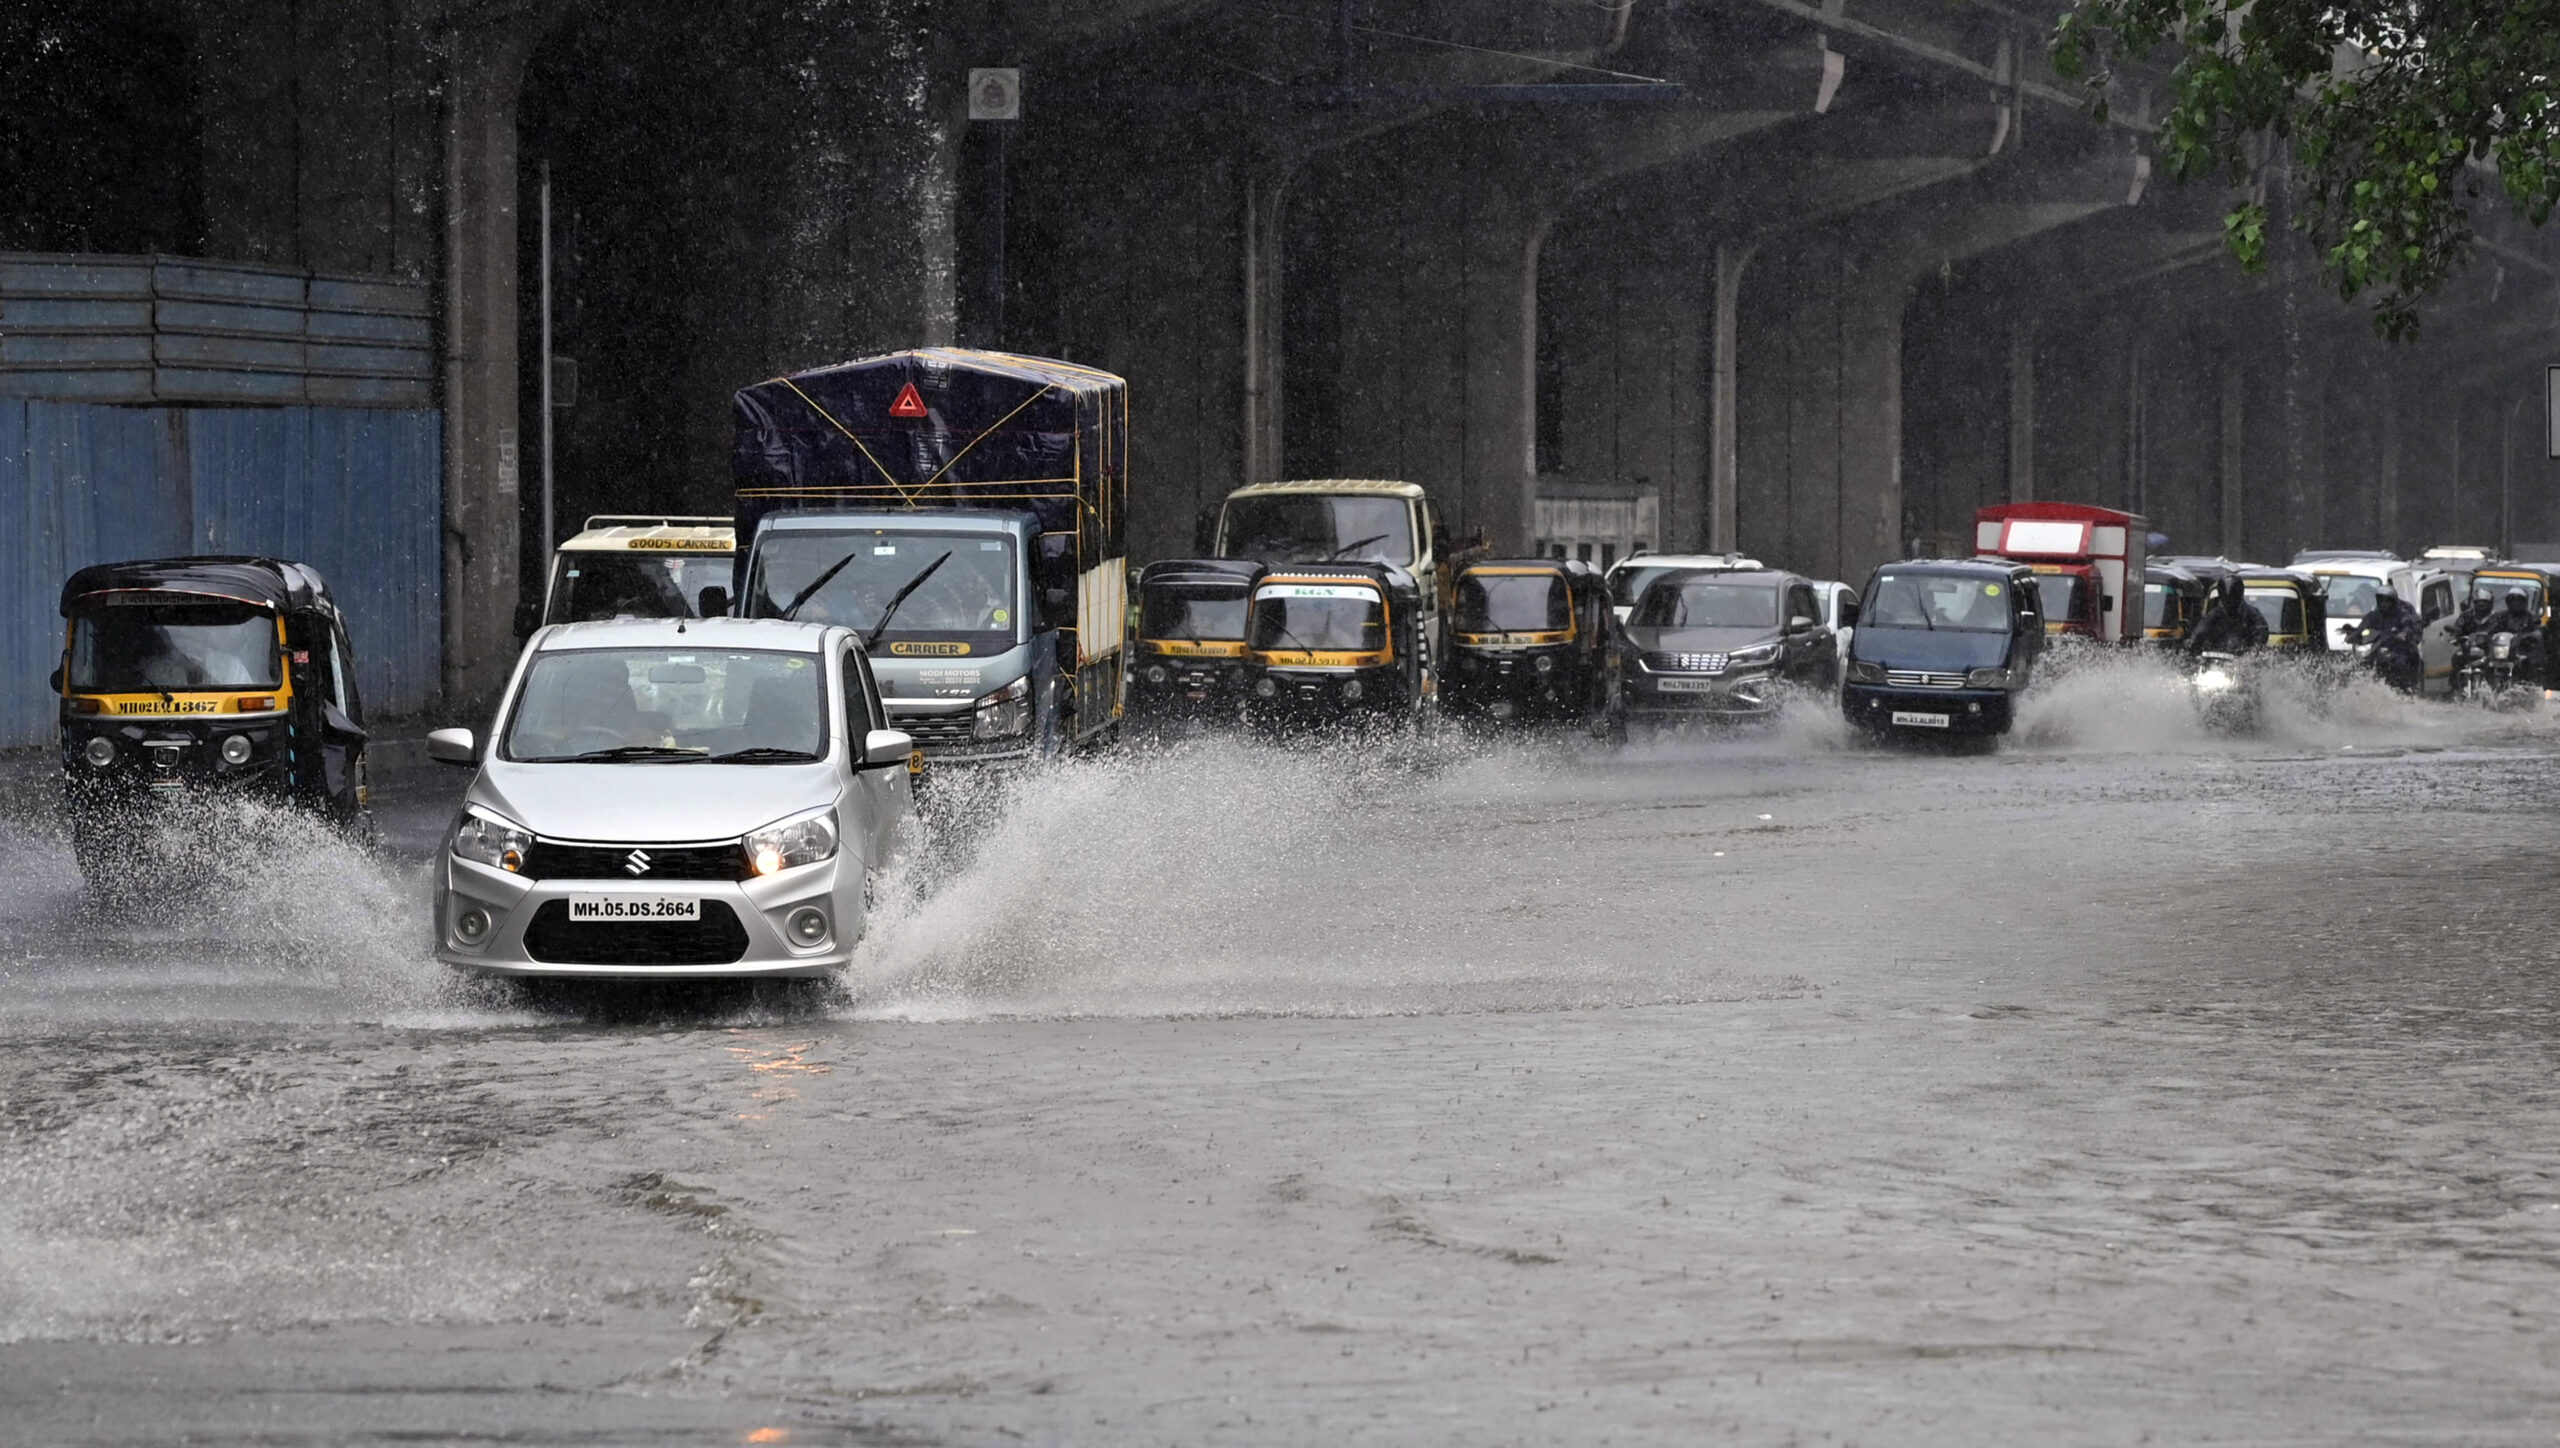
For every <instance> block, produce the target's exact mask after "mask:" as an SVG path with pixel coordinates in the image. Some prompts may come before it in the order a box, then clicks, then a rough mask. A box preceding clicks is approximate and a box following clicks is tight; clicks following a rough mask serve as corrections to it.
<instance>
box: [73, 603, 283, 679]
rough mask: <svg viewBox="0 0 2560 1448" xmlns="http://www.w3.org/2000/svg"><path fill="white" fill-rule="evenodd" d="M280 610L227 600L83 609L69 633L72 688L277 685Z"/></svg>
mask: <svg viewBox="0 0 2560 1448" xmlns="http://www.w3.org/2000/svg"><path fill="white" fill-rule="evenodd" d="M278 662H279V661H278V659H277V656H276V620H275V615H274V614H271V613H269V612H267V611H266V610H265V609H262V608H259V607H257V606H256V605H254V604H247V603H234V602H232V601H230V600H228V599H224V600H219V601H216V600H206V601H204V602H201V603H166V602H150V603H111V604H102V605H99V606H96V607H91V608H84V609H82V611H81V612H80V614H79V617H78V618H77V619H76V620H74V622H73V624H72V630H71V680H70V683H71V688H72V689H73V690H74V691H75V692H79V693H90V694H121V693H138V692H144V691H175V690H178V689H272V688H274V687H276V685H277V684H278V683H279V682H280V676H279V675H278V673H277V671H276V669H277V664H278Z"/></svg>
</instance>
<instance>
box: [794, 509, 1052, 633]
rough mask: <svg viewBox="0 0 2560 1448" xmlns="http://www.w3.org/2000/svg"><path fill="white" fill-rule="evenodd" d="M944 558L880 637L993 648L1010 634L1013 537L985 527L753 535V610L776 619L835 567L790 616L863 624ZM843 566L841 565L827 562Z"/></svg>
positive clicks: (870, 624)
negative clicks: (978, 529) (969, 643)
mask: <svg viewBox="0 0 2560 1448" xmlns="http://www.w3.org/2000/svg"><path fill="white" fill-rule="evenodd" d="M946 553H947V554H949V555H950V557H949V558H948V559H947V560H945V561H943V563H942V564H941V566H939V567H934V569H933V573H932V575H931V576H930V577H927V578H926V579H925V581H924V582H923V583H922V584H921V585H919V586H918V587H917V588H916V590H915V592H913V593H911V594H909V595H907V600H906V602H904V603H902V604H899V605H898V612H897V614H896V616H895V617H894V618H892V619H891V620H890V622H889V627H888V630H887V632H885V633H884V634H882V635H881V637H882V638H883V639H951V638H960V639H971V638H973V636H974V639H975V641H977V642H981V643H983V644H984V645H985V646H988V647H1002V646H1003V643H1004V642H1005V641H1010V640H1011V639H1012V638H1013V636H1014V628H1015V620H1016V619H1017V617H1018V615H1019V609H1018V606H1017V605H1016V603H1015V592H1016V589H1015V582H1016V579H1017V577H1018V576H1019V575H1018V572H1017V570H1016V568H1015V566H1014V557H1013V540H1012V539H1010V538H1007V537H1002V536H989V535H988V534H985V533H935V532H926V531H918V532H913V533H909V532H903V531H902V532H896V533H891V532H886V531H863V532H843V533H818V532H803V531H801V530H798V529H791V530H788V531H782V532H768V533H766V534H765V536H763V537H761V538H759V539H757V540H756V554H755V579H754V582H753V583H752V584H751V585H750V586H749V592H750V594H751V596H752V597H753V598H754V600H755V602H754V606H753V610H752V611H753V613H754V615H755V616H757V617H760V618H778V617H780V616H781V615H782V614H783V613H784V612H785V611H786V610H788V609H789V608H790V606H791V600H793V599H795V598H798V597H799V596H800V594H801V592H802V590H804V589H806V588H808V587H809V586H810V585H811V584H813V583H816V582H817V581H818V579H819V578H820V577H821V576H822V575H824V574H825V573H826V572H827V570H829V569H831V568H835V569H836V572H835V576H834V577H832V578H828V579H827V580H826V582H825V584H824V585H822V586H821V587H819V589H818V591H817V592H816V593H814V594H811V595H810V596H809V598H808V601H806V602H805V603H803V604H801V605H800V611H799V613H797V614H795V615H793V616H794V617H796V618H798V619H800V620H801V621H802V622H804V623H840V624H847V625H850V626H852V627H854V628H858V629H863V630H866V631H867V630H870V629H872V628H876V627H878V626H879V623H880V613H881V610H882V609H885V608H887V607H888V606H889V600H891V599H892V598H895V597H896V596H897V594H898V590H900V589H902V588H904V587H906V586H907V584H909V583H910V582H912V581H914V579H915V578H916V576H917V575H918V574H921V573H923V572H924V570H925V569H926V568H928V567H932V566H933V564H934V560H936V559H939V558H942V557H943V555H944V554H946ZM838 563H842V564H843V565H844V566H843V567H842V568H836V565H837V564H838Z"/></svg>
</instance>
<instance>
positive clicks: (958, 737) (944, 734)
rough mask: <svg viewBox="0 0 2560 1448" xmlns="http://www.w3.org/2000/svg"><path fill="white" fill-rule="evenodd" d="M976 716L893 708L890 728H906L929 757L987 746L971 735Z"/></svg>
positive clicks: (919, 747)
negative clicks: (903, 710) (920, 712)
mask: <svg viewBox="0 0 2560 1448" xmlns="http://www.w3.org/2000/svg"><path fill="white" fill-rule="evenodd" d="M973 717H975V716H973V715H971V714H970V713H968V712H967V711H965V710H964V711H962V712H960V713H958V714H904V713H900V712H898V711H897V710H894V709H893V710H891V711H889V727H890V728H892V729H903V730H905V731H906V733H907V737H908V738H910V739H913V740H914V741H915V742H916V747H917V748H918V749H921V750H923V751H924V752H925V754H926V756H927V757H931V756H932V755H933V754H934V753H936V752H937V751H940V750H945V749H968V748H970V747H972V746H975V747H977V748H981V749H983V748H985V747H986V746H985V744H984V743H983V742H981V741H979V740H976V739H972V738H971V737H970V736H969V725H970V721H971V719H972V718H973Z"/></svg>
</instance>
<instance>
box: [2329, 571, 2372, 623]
mask: <svg viewBox="0 0 2560 1448" xmlns="http://www.w3.org/2000/svg"><path fill="white" fill-rule="evenodd" d="M2320 585H2321V587H2320V592H2321V597H2322V599H2323V600H2324V601H2325V602H2326V603H2327V605H2328V607H2327V612H2328V615H2329V617H2331V618H2362V617H2364V616H2365V615H2366V614H2367V613H2370V612H2372V610H2373V601H2374V599H2375V598H2376V597H2378V596H2379V595H2380V594H2381V592H2382V580H2380V579H2378V578H2357V577H2355V576H2354V575H2352V574H2337V575H2333V576H2331V577H2328V578H2324V579H2322V580H2321V581H2320Z"/></svg>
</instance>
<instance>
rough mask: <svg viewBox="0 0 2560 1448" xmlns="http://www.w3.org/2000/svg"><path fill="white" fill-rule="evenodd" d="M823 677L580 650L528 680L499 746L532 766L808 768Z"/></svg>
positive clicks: (721, 661)
mask: <svg viewBox="0 0 2560 1448" xmlns="http://www.w3.org/2000/svg"><path fill="white" fill-rule="evenodd" d="M823 672H824V671H823V670H822V669H820V668H819V666H818V662H817V660H816V659H814V658H812V657H810V656H807V655H802V654H779V653H766V652H737V653H712V652H705V651H696V650H661V649H586V650H577V651H574V652H573V651H567V650H561V651H553V652H546V653H544V654H542V655H540V656H538V657H536V658H535V660H534V661H533V666H532V667H531V668H530V669H529V670H527V671H526V674H525V681H524V688H523V690H522V692H521V694H520V695H519V697H518V699H517V702H516V707H515V716H514V719H513V721H512V722H511V723H510V725H509V726H508V730H507V736H506V748H507V757H508V758H510V759H513V760H517V761H521V762H530V763H565V762H586V761H594V762H604V761H608V760H612V761H625V760H666V761H670V762H681V761H683V760H686V759H707V760H711V761H714V762H719V761H721V760H723V759H726V758H733V757H738V756H747V757H750V758H753V759H755V760H756V761H758V762H766V761H790V760H800V761H805V760H813V759H817V758H819V757H821V756H822V755H823V753H824V752H825V748H826V717H825V715H826V711H825V708H824V705H823V702H822V696H821V692H820V690H819V687H818V680H819V676H820V675H821V674H822V673H823Z"/></svg>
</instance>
